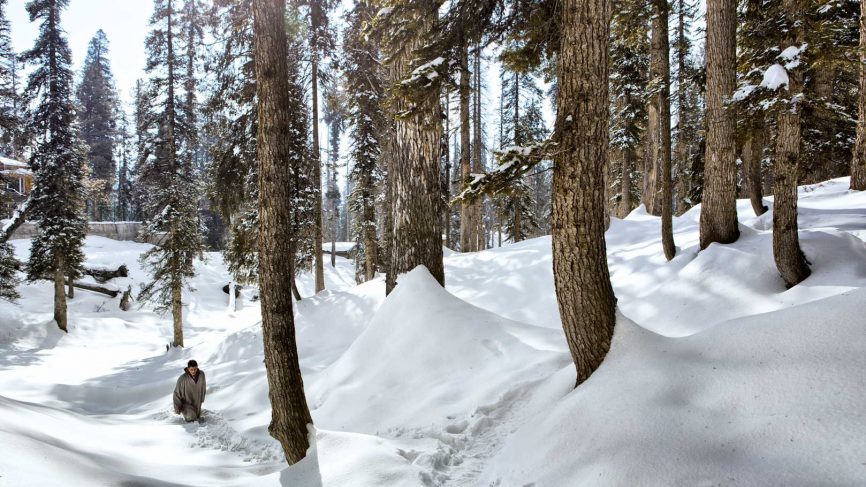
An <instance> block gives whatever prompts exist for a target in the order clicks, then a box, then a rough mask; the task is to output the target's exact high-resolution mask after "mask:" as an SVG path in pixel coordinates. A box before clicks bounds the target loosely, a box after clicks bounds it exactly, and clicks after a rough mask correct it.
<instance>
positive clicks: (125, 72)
mask: <svg viewBox="0 0 866 487" xmlns="http://www.w3.org/2000/svg"><path fill="white" fill-rule="evenodd" d="M27 3H28V2H27V0H9V3H8V6H7V8H6V15H7V17H8V18H9V21H10V22H11V23H12V44H13V46H14V48H15V51H16V52H19V53H20V52H22V51H25V50H27V49H30V48H31V47H33V41H34V39H36V36H37V34H38V33H39V26H38V24H37V23H30V19H29V16H28V15H27V11H26V10H25V5H26V4H27ZM152 12H153V1H152V0H70V2H69V7H68V8H67V9H66V11H64V13H63V16H62V17H61V22H62V26H63V29H64V30H65V31H66V33H67V41H68V42H69V47H70V49H72V66H73V70H74V71H75V73H76V74H78V73H79V72H80V71H81V66H82V64H83V63H84V57H85V56H86V55H87V44H88V43H89V42H90V39H91V38H92V37H93V35H94V34H96V31H98V30H99V29H102V30H104V31H105V34H106V36H108V41H109V43H110V45H109V47H110V49H111V50H110V52H109V60H110V61H111V70H112V71H113V72H114V78H115V81H116V83H117V88H118V89H119V91H120V95H121V99H122V100H124V101H125V102H129V101H130V99H131V96H130V94H131V93H132V88H133V86H134V85H135V80H137V79H138V78H141V77H143V76H144V63H145V60H146V58H145V54H144V39H145V37H146V36H147V33H148V30H149V26H148V23H149V21H150V15H151V13H152Z"/></svg>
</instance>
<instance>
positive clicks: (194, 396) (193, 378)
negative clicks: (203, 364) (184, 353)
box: [174, 360, 205, 422]
mask: <svg viewBox="0 0 866 487" xmlns="http://www.w3.org/2000/svg"><path fill="white" fill-rule="evenodd" d="M204 395H205V379H204V371H203V370H199V368H198V363H197V362H196V361H195V360H190V361H189V362H188V363H187V364H186V368H185V369H183V374H181V376H180V377H178V378H177V385H176V386H175V388H174V414H183V419H184V420H186V421H187V422H189V421H195V420H197V419H199V418H200V417H201V404H202V403H203V402H204Z"/></svg>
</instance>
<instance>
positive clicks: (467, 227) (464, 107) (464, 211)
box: [458, 40, 478, 252]
mask: <svg viewBox="0 0 866 487" xmlns="http://www.w3.org/2000/svg"><path fill="white" fill-rule="evenodd" d="M468 44H469V43H468V42H467V41H466V40H464V41H463V45H461V46H460V85H459V87H458V93H459V97H460V172H461V175H462V176H463V184H464V185H465V184H467V183H469V181H471V180H472V174H471V173H472V167H471V164H472V154H471V151H470V149H469V148H470V142H469V140H470V126H469V119H470V116H469V91H470V90H469V78H470V73H469V46H468ZM474 205H475V203H469V202H467V201H463V202H461V203H460V251H461V252H475V251H477V250H478V249H477V248H476V246H475V240H476V239H475V238H474V235H473V231H474V229H475V227H474V221H473V218H472V217H473V215H472V212H473V208H472V207H473V206H474Z"/></svg>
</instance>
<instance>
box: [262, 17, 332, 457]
mask: <svg viewBox="0 0 866 487" xmlns="http://www.w3.org/2000/svg"><path fill="white" fill-rule="evenodd" d="M285 12H286V4H285V2H283V1H282V0H254V1H253V14H254V19H255V20H254V32H255V46H256V50H255V67H256V80H257V84H256V90H257V96H258V101H259V106H258V112H257V114H258V132H257V139H258V144H259V151H258V152H257V157H258V164H257V166H258V168H259V212H258V213H259V215H260V216H261V221H260V232H259V249H260V252H259V256H260V264H261V271H260V277H259V287H260V289H261V296H262V329H263V331H262V335H263V340H264V350H265V369H266V370H267V376H268V397H269V399H270V403H271V424H270V426H269V427H268V431H269V432H270V434H271V436H273V437H274V438H275V439H277V440H278V441H279V442H280V444H281V445H282V447H283V452H284V453H285V456H286V461H288V462H289V464H294V463H297V462H299V461H300V460H302V459H303V458H304V456H305V455H306V453H307V449H308V448H309V446H310V439H309V437H308V435H309V429H308V427H309V425H312V423H313V420H312V418H311V417H310V410H309V408H308V407H307V401H306V397H305V396H304V383H303V379H302V377H301V370H300V365H299V364H298V350H297V345H296V343H295V324H294V317H293V312H292V300H291V297H290V293H291V292H292V288H293V287H294V286H293V285H292V275H293V270H292V267H293V264H294V262H293V260H294V255H293V253H294V252H293V248H292V247H293V245H292V241H293V237H292V233H293V232H292V230H293V229H292V223H291V220H292V218H293V215H294V211H293V210H292V204H293V201H292V194H291V192H292V190H291V188H292V186H293V185H294V183H293V181H292V180H293V178H294V176H293V175H292V172H293V169H296V168H297V167H298V165H297V164H298V156H299V155H300V154H299V153H297V152H296V151H295V149H296V148H295V147H292V138H290V137H286V134H292V133H293V130H294V128H295V127H293V126H292V123H291V120H292V118H294V117H295V116H298V115H300V114H299V113H298V112H296V111H295V110H296V109H297V108H298V106H297V104H295V106H293V104H292V102H291V98H292V91H295V90H292V88H291V86H290V85H289V82H288V81H289V79H297V72H295V73H294V76H292V74H291V71H290V68H289V66H288V60H289V58H290V57H291V54H290V53H289V52H287V48H288V45H289V42H288V40H287V38H286V15H285ZM296 84H297V83H296ZM298 94H300V93H295V95H298ZM303 134H304V135H305V134H306V133H305V132H304V133H303ZM295 140H297V138H295ZM287 161H289V164H286V162H287ZM293 162H294V164H293ZM318 250H319V251H321V248H320V249H318Z"/></svg>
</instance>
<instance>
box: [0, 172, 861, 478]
mask: <svg viewBox="0 0 866 487" xmlns="http://www.w3.org/2000/svg"><path fill="white" fill-rule="evenodd" d="M847 187H848V181H847V178H845V179H838V180H833V181H829V182H826V183H823V184H819V185H814V186H807V187H802V188H801V190H800V225H801V230H802V231H801V241H802V245H803V248H804V251H805V253H806V255H807V257H808V259H809V260H810V261H811V262H812V264H813V267H812V269H813V274H812V276H811V277H810V278H809V279H807V280H806V281H805V282H803V283H802V284H800V285H799V286H797V287H795V288H793V289H791V290H785V288H784V285H783V283H782V281H781V279H780V278H779V277H778V275H777V273H776V270H775V268H774V265H773V258H772V250H771V234H770V228H771V226H772V220H771V219H772V216H771V215H770V214H766V215H763V216H761V217H758V218H756V217H755V216H754V214H753V213H752V211H751V208H750V205H749V204H748V202H747V201H739V202H738V206H739V212H740V222H741V226H740V228H741V233H742V236H741V238H740V240H739V241H737V242H736V243H734V244H732V245H724V246H722V245H712V246H710V248H708V249H707V250H705V251H703V252H700V253H698V251H697V250H698V248H697V240H698V228H697V221H698V215H699V213H698V212H699V209H694V210H692V211H690V212H689V213H687V214H686V215H684V216H682V217H681V218H677V219H675V221H674V230H675V235H674V236H675V239H676V243H677V246H678V248H679V252H678V255H677V257H676V258H675V259H674V260H673V261H671V262H666V261H665V259H664V256H663V254H662V251H661V242H660V238H659V220H658V219H657V218H655V217H651V216H647V215H646V214H644V213H643V212H642V211H641V210H640V209H639V210H636V211H635V212H633V213H632V215H630V216H629V217H628V218H627V219H625V220H614V221H613V222H612V225H611V229H610V231H609V232H608V234H607V239H608V252H609V259H610V267H611V276H612V280H613V283H614V287H615V290H616V293H617V297H618V298H619V312H620V314H619V320H618V323H617V328H616V334H615V337H614V341H613V345H612V349H611V352H610V354H609V355H608V358H607V359H606V360H605V362H604V364H603V365H602V366H601V368H600V369H599V370H598V371H597V372H596V373H595V374H594V375H593V376H592V377H591V378H590V379H589V380H588V381H587V382H586V383H584V384H583V385H581V387H579V388H577V389H576V390H572V385H573V380H574V372H573V369H572V365H571V361H570V358H569V356H568V353H567V349H566V346H565V342H564V338H563V336H562V331H561V329H560V324H559V321H558V311H557V307H556V299H555V295H554V290H553V278H552V271H551V254H550V239H549V238H540V239H535V240H530V241H527V242H522V243H520V244H517V245H511V246H508V247H503V248H500V249H494V250H489V251H484V252H479V253H474V254H449V255H448V256H447V257H446V260H445V263H446V281H447V285H446V289H444V290H443V289H442V288H440V287H439V286H438V285H436V284H435V282H434V281H433V279H432V278H431V277H430V275H429V274H428V273H427V272H426V270H424V269H417V270H415V271H413V272H412V273H410V274H407V275H405V276H403V277H402V278H401V280H400V284H399V285H398V286H397V288H396V290H395V291H394V293H392V295H391V296H390V297H389V298H388V299H387V300H385V299H384V297H383V295H384V289H383V287H384V286H383V283H382V281H381V280H376V281H372V282H369V283H366V284H363V285H361V286H355V285H354V278H353V276H354V270H353V269H352V263H351V262H350V261H347V260H345V259H341V258H338V259H337V267H336V268H331V267H330V266H328V265H326V282H327V286H328V291H325V292H323V293H321V294H319V295H318V296H315V297H308V298H305V299H304V300H302V301H301V302H300V303H298V306H297V317H298V345H299V351H300V357H301V367H302V370H303V373H304V381H305V386H306V390H307V395H308V402H309V404H310V407H311V409H312V414H313V418H314V421H315V423H316V431H315V439H316V442H315V445H314V446H313V448H312V450H311V452H310V454H309V455H308V457H307V459H305V460H304V461H303V462H302V463H300V464H298V465H296V466H294V467H291V468H289V467H287V466H286V464H285V463H284V461H282V460H281V451H280V449H279V445H278V444H277V443H276V442H275V441H274V440H272V439H271V438H270V437H269V436H268V434H267V425H268V422H269V419H270V411H269V404H268V396H267V382H266V378H265V374H264V366H263V364H262V359H263V355H262V345H261V326H260V324H259V320H260V314H259V309H258V306H257V303H256V302H254V301H253V299H252V298H253V296H254V294H255V290H254V289H245V290H244V291H243V296H242V298H241V299H240V300H239V302H238V303H237V309H234V310H230V309H228V307H227V303H228V299H227V295H226V294H224V293H223V292H222V286H223V285H224V284H225V283H226V282H228V279H229V277H228V275H227V273H226V271H225V267H224V265H223V263H222V260H221V258H220V257H219V255H217V254H213V255H210V256H209V257H208V259H207V261H206V262H201V263H198V264H197V266H198V271H199V275H198V277H196V278H195V280H194V286H193V287H194V288H195V289H194V290H193V291H191V292H189V293H188V295H187V301H188V303H189V306H188V309H187V326H186V329H185V338H186V345H187V347H186V348H185V349H183V350H171V351H168V352H166V348H165V344H166V343H167V342H168V341H169V340H170V336H171V323H170V320H169V319H168V318H166V317H159V316H157V315H156V314H154V313H152V312H151V311H149V310H148V309H147V308H144V309H135V310H133V311H130V312H123V311H120V310H119V309H118V307H117V305H118V302H117V301H118V300H116V299H108V298H106V297H105V296H102V295H97V294H92V293H88V292H87V291H78V292H77V296H76V299H75V300H73V301H72V302H71V303H70V332H69V334H68V335H64V334H62V333H61V332H59V331H58V330H57V329H56V327H55V326H54V325H53V324H52V322H51V313H52V310H51V302H52V301H51V293H52V288H51V285H50V283H47V282H46V283H37V284H28V285H24V286H22V287H21V289H20V291H21V294H22V296H23V297H22V299H21V301H20V302H19V304H17V305H13V304H9V303H0V445H2V454H0V485H2V486H7V485H9V486H54V485H65V486H79V485H80V486H93V485H148V486H150V485H196V486H205V485H207V486H224V485H231V486H259V485H261V486H276V485H284V486H308V485H311V486H315V485H326V486H352V487H356V486H416V485H417V486H436V485H455V486H464V485H465V486H502V487H506V486H525V485H532V486H536V487H542V486H543V487H546V486H575V485H642V486H653V485H658V486H668V485H684V486H693V485H707V486H710V485H762V486H763V485H786V486H789V485H803V486H806V485H866V407H864V404H866V387H864V384H866V318H864V316H866V245H864V241H863V240H864V239H866V193H858V192H849V191H848V190H847ZM770 201H771V199H770ZM14 245H15V248H16V252H17V253H18V255H19V257H21V258H25V257H26V255H27V252H28V247H29V242H27V241H15V242H14ZM146 248H147V246H146V245H143V244H134V243H129V242H115V241H112V240H108V239H104V238H98V237H91V238H88V240H87V248H86V253H87V256H88V263H89V264H93V265H105V266H114V265H117V264H119V263H126V264H127V265H128V266H129V267H130V271H131V275H130V278H128V279H119V280H116V281H115V282H114V284H113V285H115V286H117V287H118V288H123V289H125V288H126V286H127V285H132V286H133V288H136V287H137V285H138V283H140V282H141V281H142V280H143V279H144V274H143V273H142V271H141V269H140V268H139V265H138V260H137V257H138V255H139V254H140V253H141V252H142V251H143V250H145V249H146ZM312 284H313V283H312V280H311V279H310V276H309V275H305V276H302V278H301V280H300V287H301V291H302V294H303V295H304V296H310V295H311V293H312ZM190 358H195V359H197V360H198V362H199V364H200V365H201V367H202V368H203V370H205V371H206V373H207V376H208V386H209V393H208V397H207V402H206V403H205V405H204V406H205V410H206V413H205V418H204V420H203V421H202V422H201V424H183V423H182V421H181V420H180V418H179V417H178V416H174V415H173V414H171V411H170V393H171V391H172V388H173V385H174V381H175V379H176V377H177V376H178V375H179V374H180V373H181V371H182V368H183V365H184V364H185V363H186V361H187V360H188V359H190Z"/></svg>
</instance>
